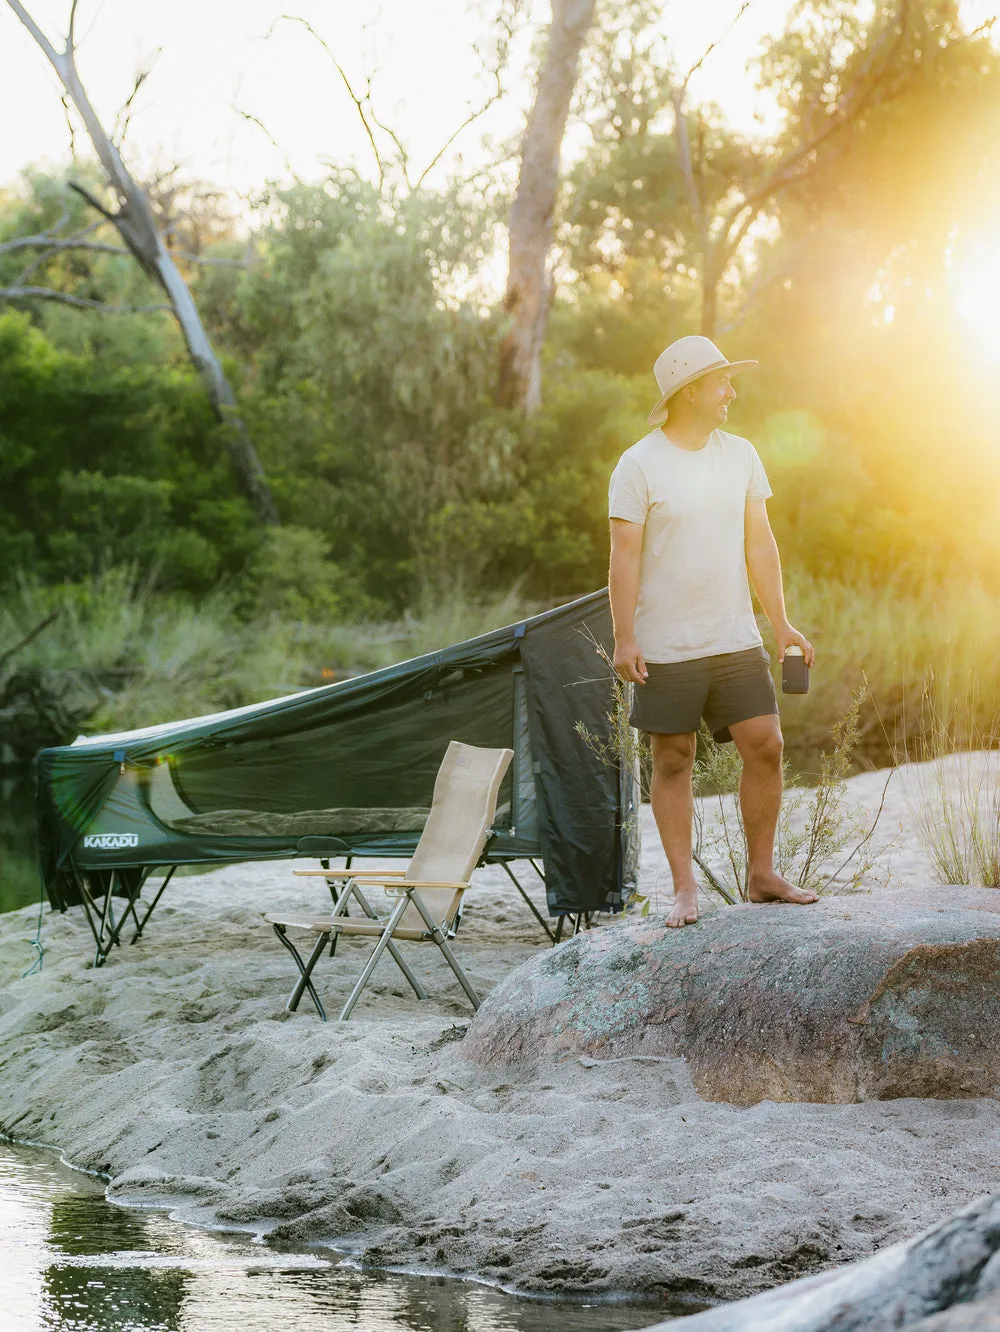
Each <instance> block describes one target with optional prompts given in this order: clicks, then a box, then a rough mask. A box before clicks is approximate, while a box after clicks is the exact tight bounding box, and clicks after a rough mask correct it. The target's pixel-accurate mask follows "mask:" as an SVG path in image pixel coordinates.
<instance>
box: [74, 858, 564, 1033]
mask: <svg viewBox="0 0 1000 1332" xmlns="http://www.w3.org/2000/svg"><path fill="white" fill-rule="evenodd" d="M389 858H391V857H389ZM512 859H517V860H525V859H526V860H527V861H528V863H529V864H530V865H531V868H532V869H533V870H534V871H535V873H536V874H537V875H538V877H539V879H541V881H542V883H543V884H544V883H545V874H544V872H543V870H542V869H541V867H540V866H539V865H538V863H537V861H536V860H535V858H534V857H533V856H527V857H526V856H517V857H512ZM353 860H354V855H353V854H351V853H348V854H347V856H346V857H345V864H344V868H345V869H350V868H351V864H352V862H353ZM319 863H320V865H322V867H323V869H329V868H330V858H329V857H328V856H326V857H322V858H321V859H320V862H319ZM489 863H493V864H498V865H500V866H501V868H502V869H503V870H504V872H505V874H506V875H507V877H508V878H509V879H510V881H511V883H512V884H513V885H514V887H515V888H516V889H517V891H518V892H519V893H520V894H521V897H522V898H523V899H524V902H525V904H526V905H527V907H528V908H529V910H530V911H531V914H532V915H533V916H534V918H535V919H536V920H537V921H538V923H539V925H541V927H542V929H543V930H544V931H545V934H546V937H547V938H548V940H549V942H550V943H551V944H552V945H553V947H554V946H555V945H556V944H557V943H559V941H560V939H561V938H562V934H563V925H564V922H565V921H566V919H567V918H570V919H571V918H572V916H571V913H568V912H564V913H563V914H561V915H559V916H558V917H557V918H556V921H557V923H556V928H555V930H553V929H552V927H551V926H550V925H549V922H548V921H547V920H546V919H545V917H544V916H543V915H542V913H541V912H540V911H539V910H538V907H537V906H536V905H535V903H534V902H533V901H532V900H531V898H530V897H529V896H528V893H527V891H526V890H525V887H524V885H523V884H522V883H521V881H520V880H519V879H518V877H517V875H516V874H515V873H514V871H513V870H512V869H511V867H510V861H509V860H507V859H498V858H495V857H484V858H483V859H482V860H481V861H480V866H481V865H485V864H489ZM143 868H144V870H145V873H143V874H142V875H141V876H140V877H139V878H138V880H137V881H134V880H133V878H132V876H130V875H129V874H128V873H127V872H125V871H123V870H118V869H111V870H109V871H108V876H109V877H108V878H107V881H106V882H107V889H106V891H105V892H104V893H103V898H104V901H103V903H102V902H101V900H100V899H101V897H102V894H101V893H100V892H98V893H96V894H95V893H94V891H93V889H92V888H91V886H90V884H89V883H88V878H89V876H88V875H87V874H85V873H83V872H82V871H81V870H80V869H78V868H77V867H76V866H75V865H74V866H72V867H71V873H72V875H73V880H74V882H75V884H76V887H77V889H78V891H79V893H80V901H81V902H82V904H83V910H84V914H85V916H86V919H87V924H88V925H89V926H90V932H91V934H92V935H93V936H94V944H95V949H96V951H95V953H94V966H95V967H103V966H104V964H105V962H106V961H107V960H108V957H109V956H110V954H111V950H112V949H113V948H120V947H121V935H122V931H123V930H124V928H125V926H126V924H127V922H128V918H129V916H131V917H132V919H133V920H134V921H135V925H136V929H135V933H134V934H133V935H132V937H131V939H129V944H134V943H138V942H139V940H140V939H141V938H142V935H143V931H144V930H145V928H146V926H147V925H148V924H149V918H150V917H151V916H152V914H153V912H154V911H155V910H156V906H157V903H158V902H159V900H160V898H161V897H162V896H163V892H164V889H165V888H166V886H167V884H168V883H169V882H170V880H171V879H172V878H173V876H174V873H175V872H176V870H177V868H178V866H177V865H164V866H158V865H149V866H144V867H143ZM161 868H162V869H165V870H166V874H165V875H164V877H163V879H162V881H161V882H160V883H159V884H158V886H157V889H156V894H155V895H154V897H153V899H152V901H151V902H149V904H148V905H146V909H145V911H144V912H143V914H142V918H141V919H140V917H139V912H138V907H139V906H140V904H142V898H141V893H142V890H143V888H144V887H145V885H146V883H147V882H148V880H149V878H150V876H151V875H152V872H153V870H155V869H161ZM327 884H328V886H329V888H330V895H331V897H332V898H333V904H334V906H335V907H336V906H337V903H338V900H339V899H338V895H337V892H336V889H335V888H334V885H333V883H332V882H331V881H330V880H329V879H328V880H327ZM112 897H121V898H124V901H125V905H124V909H123V910H122V911H121V914H120V915H119V916H117V917H116V915H115V910H114V907H113V905H112V901H111V899H112ZM361 905H362V907H363V909H364V910H365V911H366V912H367V914H368V915H369V916H372V912H371V910H370V908H369V906H368V905H367V904H366V903H364V902H362V903H361ZM372 918H373V919H374V918H375V917H372ZM579 919H580V918H579V917H577V924H576V928H575V929H574V931H573V933H574V934H577V933H579V930H580V923H579ZM587 924H588V927H589V924H590V920H589V913H588V920H587ZM275 933H276V934H278V930H277V927H275ZM278 938H279V941H280V942H281V943H283V944H284V945H285V947H286V948H288V950H289V951H290V952H291V953H292V954H293V955H294V956H295V959H296V965H297V966H298V967H299V970H300V971H301V969H302V968H301V963H300V962H299V959H298V954H297V953H296V952H295V949H294V947H293V946H292V944H291V943H290V942H289V940H287V939H285V938H282V936H281V935H280V934H278ZM333 948H336V938H335V939H334V942H333ZM321 951H322V950H321ZM390 951H391V952H392V955H393V958H394V960H395V961H396V962H397V963H398V965H399V966H400V967H401V968H402V970H403V971H404V973H405V972H406V971H407V969H408V968H407V967H406V966H405V964H404V963H402V962H400V959H399V958H398V957H396V951H397V950H396V948H395V945H394V944H391V945H390ZM331 952H332V950H331ZM309 969H310V971H311V970H312V967H311V966H310V968H309ZM407 979H408V980H409V979H410V978H409V977H407ZM410 983H411V984H413V982H412V981H411V982H410ZM309 993H310V995H311V997H312V1000H313V1002H314V1003H315V1004H317V1005H318V1007H319V1009H320V1012H321V1013H322V1005H321V1004H320V1003H319V1000H318V998H317V996H316V993H315V991H314V990H313V988H312V985H311V984H310V985H309ZM301 997H302V992H301V990H300V992H299V996H298V998H301ZM297 1003H298V999H296V1005H297ZM289 1008H290V1009H292V1006H291V1004H290V1005H289ZM292 1011H294V1009H292ZM324 1020H325V1019H324Z"/></svg>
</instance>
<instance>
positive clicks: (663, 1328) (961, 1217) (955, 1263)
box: [648, 1194, 1000, 1332]
mask: <svg viewBox="0 0 1000 1332" xmlns="http://www.w3.org/2000/svg"><path fill="white" fill-rule="evenodd" d="M998 1262H1000V1194H993V1195H992V1196H990V1197H987V1198H980V1199H979V1200H978V1201H977V1202H974V1203H971V1204H970V1205H969V1206H968V1207H964V1208H963V1209H962V1210H961V1211H960V1212H956V1213H955V1215H954V1216H950V1217H948V1218H947V1220H945V1221H941V1222H939V1223H938V1225H936V1226H931V1228H930V1229H929V1230H925V1231H924V1232H923V1234H920V1235H917V1236H915V1237H914V1238H913V1239H911V1240H905V1241H904V1242H903V1243H902V1244H893V1245H892V1246H891V1247H890V1248H888V1249H883V1250H882V1252H881V1253H877V1254H875V1255H874V1257H872V1258H866V1259H864V1261H863V1262H860V1263H851V1264H849V1265H848V1266H847V1267H840V1268H834V1269H833V1271H830V1272H821V1273H820V1274H819V1275H818V1276H812V1277H805V1278H803V1279H802V1280H801V1281H792V1282H790V1283H789V1284H788V1285H786V1286H779V1287H778V1289H777V1290H769V1291H766V1292H765V1293H764V1294H763V1295H755V1296H753V1297H752V1298H751V1299H749V1300H737V1301H736V1302H735V1303H734V1304H727V1305H723V1306H721V1307H720V1308H718V1309H710V1310H708V1311H707V1312H706V1313H700V1314H695V1315H694V1316H693V1317H691V1318H686V1319H685V1320H684V1329H685V1332H689V1330H690V1332H890V1329H894V1328H902V1327H905V1328H913V1329H919V1330H920V1332H966V1329H968V1330H969V1332H971V1330H972V1329H973V1328H976V1329H990V1328H995V1327H1000V1318H997V1321H996V1322H994V1321H992V1320H993V1319H994V1318H996V1317H997V1314H998V1305H997V1294H996V1292H997V1288H998V1285H1000V1281H998V1277H1000V1272H998V1270H997V1264H998ZM984 1297H985V1298H984ZM942 1310H944V1311H946V1312H941V1311H942ZM676 1326H677V1324H676V1323H675V1322H674V1321H671V1322H669V1323H657V1324H656V1326H655V1327H651V1328H649V1329H648V1332H667V1329H668V1328H670V1329H673V1328H675V1327H676Z"/></svg>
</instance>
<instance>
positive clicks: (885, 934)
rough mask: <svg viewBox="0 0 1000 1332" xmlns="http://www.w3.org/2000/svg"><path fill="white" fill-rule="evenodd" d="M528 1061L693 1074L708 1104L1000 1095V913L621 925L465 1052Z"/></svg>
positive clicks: (845, 900) (595, 935) (547, 967)
mask: <svg viewBox="0 0 1000 1332" xmlns="http://www.w3.org/2000/svg"><path fill="white" fill-rule="evenodd" d="M463 1053H464V1055H465V1056H466V1057H467V1058H469V1059H471V1060H474V1061H475V1062H477V1063H479V1064H480V1065H483V1066H488V1067H492V1066H498V1065H503V1064H516V1063H521V1062H525V1061H530V1060H534V1059H537V1058H539V1057H541V1056H569V1055H578V1056H584V1057H592V1058H599V1059H614V1058H620V1057H643V1056H645V1057H650V1056H653V1057H655V1056H662V1057H668V1058H669V1057H676V1056H678V1055H683V1056H685V1057H686V1059H687V1060H688V1062H689V1064H690V1067H691V1072H692V1076H693V1078H694V1083H695V1086H696V1088H697V1090H698V1092H699V1094H700V1095H701V1096H702V1097H703V1098H705V1099H706V1100H712V1101H730V1102H733V1103H735V1104H739V1105H750V1104H755V1103H756V1102H758V1101H762V1100H774V1101H825V1102H839V1103H843V1102H851V1101H864V1100H885V1099H888V1098H891V1097H901V1096H920V1097H945V1098H954V1097H972V1096H989V1095H991V1094H993V1092H994V1090H995V1089H996V1088H997V1087H998V1086H1000V916H998V915H997V914H995V913H994V912H993V911H985V910H956V909H945V908H933V907H926V906H925V907H918V908H910V907H907V906H906V905H904V904H903V902H902V901H901V895H899V896H895V895H894V900H893V898H889V899H884V898H882V899H878V898H875V899H872V898H865V897H855V896H851V897H839V898H836V897H833V898H825V899H823V900H821V901H820V902H818V903H816V905H814V906H810V907H789V906H768V907H757V906H749V905H748V906H737V907H730V908H726V909H723V910H718V911H715V912H713V913H711V914H709V915H708V916H706V917H704V918H703V919H702V920H701V921H700V922H699V923H698V924H697V925H696V926H688V927H687V928H685V929H682V930H668V929H667V928H666V925H665V922H664V921H663V920H662V919H659V918H653V917H646V918H641V917H638V918H630V919H627V920H624V921H622V922H621V923H617V924H614V925H610V926H607V927H605V928H602V929H599V930H594V931H592V932H588V933H583V934H579V935H577V936H576V937H575V938H574V939H572V940H570V941H569V942H567V943H565V944H563V945H561V946H560V947H558V948H555V949H552V950H551V951H548V952H545V953H543V954H540V955H539V956H538V957H536V958H534V959H532V960H531V961H530V962H527V963H526V964H525V965H524V966H522V967H520V968H518V970H516V971H514V972H512V973H511V974H510V975H509V976H508V977H507V979H506V980H504V981H503V982H502V983H501V984H500V985H499V986H498V987H497V988H496V989H495V990H494V991H493V992H492V993H491V994H490V996H489V997H488V999H487V1000H486V1002H485V1003H484V1004H483V1006H482V1008H481V1009H480V1010H479V1012H478V1014H477V1015H476V1018H475V1020H474V1021H473V1023H472V1026H471V1027H470V1029H469V1033H468V1035H467V1036H466V1039H465V1041H464V1043H463Z"/></svg>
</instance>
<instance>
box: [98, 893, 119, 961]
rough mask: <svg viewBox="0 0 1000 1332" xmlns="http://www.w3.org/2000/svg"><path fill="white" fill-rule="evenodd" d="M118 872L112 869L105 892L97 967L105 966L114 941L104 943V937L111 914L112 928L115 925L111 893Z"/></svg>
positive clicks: (99, 932)
mask: <svg viewBox="0 0 1000 1332" xmlns="http://www.w3.org/2000/svg"><path fill="white" fill-rule="evenodd" d="M116 873H117V870H112V871H111V878H110V879H109V880H108V886H107V889H106V890H105V893H104V909H103V910H102V912H101V924H100V928H99V930H98V939H97V952H96V954H95V955H94V966H95V967H103V966H104V963H105V962H106V961H107V957H108V949H109V948H110V947H111V943H112V940H110V939H109V941H108V943H107V944H105V943H104V937H105V935H106V934H107V930H108V917H109V916H110V917H111V925H112V928H113V927H114V923H115V918H114V915H113V914H112V912H111V893H112V891H113V889H114V886H115V875H116Z"/></svg>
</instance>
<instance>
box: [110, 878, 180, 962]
mask: <svg viewBox="0 0 1000 1332" xmlns="http://www.w3.org/2000/svg"><path fill="white" fill-rule="evenodd" d="M176 868H177V866H176V865H171V866H170V869H169V870H168V871H167V877H166V878H165V879H164V880H163V882H162V883H161V884H160V886H159V888H158V889H157V890H156V896H155V897H154V898H153V900H152V902H150V904H149V906H148V908H147V909H146V912H145V914H144V916H143V918H142V920H140V919H139V917H138V916H136V915H135V909H134V908H133V911H132V914H133V915H134V916H135V923H136V925H137V926H138V927H139V928H138V929H137V930H136V932H135V934H133V935H132V938H131V939H130V940H129V943H135V942H136V941H137V940H138V939H140V938H142V932H143V930H144V929H145V928H146V922H147V921H148V920H149V918H150V916H151V915H152V914H153V908H154V907H155V906H156V904H157V902H158V901H159V900H160V898H161V897H162V896H163V890H164V888H166V886H167V884H168V883H169V882H170V880H171V879H172V878H173V877H174V870H175V869H176ZM123 924H124V922H123Z"/></svg>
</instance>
